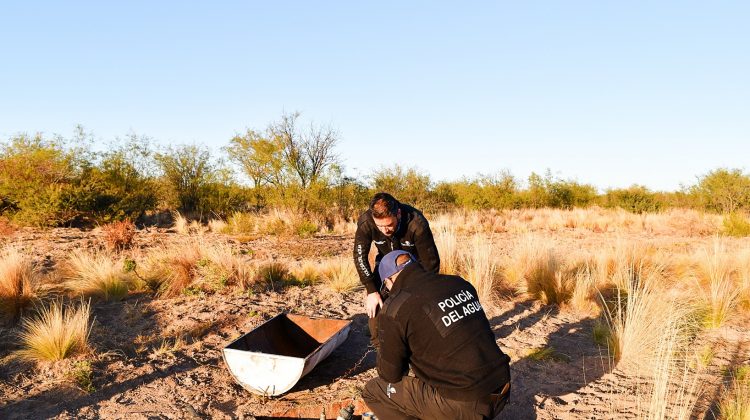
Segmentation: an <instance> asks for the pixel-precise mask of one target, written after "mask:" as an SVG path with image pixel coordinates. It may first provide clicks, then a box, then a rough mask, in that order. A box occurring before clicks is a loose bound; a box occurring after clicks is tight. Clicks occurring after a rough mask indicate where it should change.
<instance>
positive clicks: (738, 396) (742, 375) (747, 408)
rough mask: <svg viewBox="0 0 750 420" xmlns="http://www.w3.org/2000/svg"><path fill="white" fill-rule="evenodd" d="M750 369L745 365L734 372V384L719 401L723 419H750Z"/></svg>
mask: <svg viewBox="0 0 750 420" xmlns="http://www.w3.org/2000/svg"><path fill="white" fill-rule="evenodd" d="M749 370H750V367H748V366H747V365H745V366H743V368H741V369H738V371H737V372H735V373H734V375H733V378H732V385H731V387H730V388H729V389H727V391H726V393H725V394H724V396H723V398H722V399H721V402H720V403H719V412H720V413H721V417H720V418H721V419H724V420H748V419H750V375H748V373H747V371H749Z"/></svg>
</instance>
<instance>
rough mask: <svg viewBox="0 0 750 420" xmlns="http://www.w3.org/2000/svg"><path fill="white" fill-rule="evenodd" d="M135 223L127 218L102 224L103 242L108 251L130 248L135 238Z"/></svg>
mask: <svg viewBox="0 0 750 420" xmlns="http://www.w3.org/2000/svg"><path fill="white" fill-rule="evenodd" d="M135 232H136V230H135V224H134V223H133V222H131V221H130V220H128V219H125V220H123V221H119V222H112V223H109V224H106V225H104V226H102V233H103V234H104V243H105V244H106V245H107V249H108V250H110V251H122V250H125V249H128V248H130V246H131V245H132V244H133V238H135Z"/></svg>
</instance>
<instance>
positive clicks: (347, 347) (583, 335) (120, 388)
mask: <svg viewBox="0 0 750 420" xmlns="http://www.w3.org/2000/svg"><path fill="white" fill-rule="evenodd" d="M178 237H179V235H178V234H176V233H173V232H169V231H166V230H164V229H155V228H152V229H149V230H144V231H140V232H139V235H138V237H137V246H136V250H135V251H133V252H144V251H146V250H147V249H148V248H149V247H151V246H153V245H154V244H156V243H160V242H165V243H169V242H170V241H174V240H176V238H178ZM548 237H549V240H550V241H551V243H554V244H555V246H556V247H557V248H558V249H560V250H563V251H564V252H567V251H570V252H573V251H574V250H576V249H579V248H582V247H583V248H591V249H594V248H595V247H598V246H603V245H605V244H608V243H611V242H612V241H615V240H617V239H618V237H616V236H614V235H608V234H591V233H588V234H585V233H581V232H579V231H574V230H571V231H567V232H556V233H554V234H549V235H548ZM207 238H208V239H207V240H216V241H224V240H230V241H232V240H233V239H231V238H227V237H224V236H219V235H208V237H207ZM625 239H637V240H640V241H644V242H646V241H647V242H651V243H654V244H656V245H658V246H661V247H667V248H670V247H674V249H680V250H685V249H691V248H695V247H698V246H701V245H703V244H706V243H708V241H710V238H696V237H655V236H650V237H648V236H645V235H644V236H641V237H638V236H634V235H631V237H628V238H625ZM5 240H6V241H12V242H14V243H18V244H21V245H22V246H24V247H25V248H26V249H29V250H31V251H32V252H33V253H34V255H35V258H36V260H37V261H38V262H40V263H42V264H43V265H44V267H45V268H46V270H47V271H51V270H52V269H54V268H55V267H56V266H57V265H58V264H59V263H60V261H62V260H63V259H64V256H65V255H66V254H67V253H68V252H69V251H70V250H72V249H74V248H77V247H99V246H101V243H102V240H101V237H100V235H99V233H98V232H97V231H79V230H75V229H55V230H50V231H37V230H24V231H21V232H18V233H17V234H16V235H15V236H14V237H13V238H6V239H5ZM517 240H518V237H517V236H514V235H513V234H501V235H495V236H494V241H495V243H496V251H497V252H499V253H507V252H509V250H510V249H511V248H512V247H513V244H514V243H515V242H516V241H517ZM235 243H236V244H237V246H239V247H242V248H244V249H251V250H253V251H254V255H255V257H256V258H261V259H282V260H288V261H295V260H302V259H322V258H327V257H330V256H335V255H346V256H348V255H349V252H350V249H351V245H352V238H351V237H340V236H321V237H315V238H309V239H298V238H295V239H293V240H283V239H276V238H259V239H255V240H251V241H248V242H243V243H239V242H238V241H235ZM733 246H737V247H747V246H748V243H747V242H746V241H738V242H736V243H734V245H733ZM363 294H364V292H363V291H354V292H350V293H346V294H338V293H334V292H331V291H329V290H328V289H326V287H325V286H323V285H316V286H307V287H299V286H294V287H288V288H285V289H283V290H275V291H273V290H272V291H265V292H260V293H253V294H243V293H239V292H235V291H229V290H228V291H226V292H222V293H217V294H213V295H207V296H200V297H199V296H182V297H178V298H173V299H163V298H160V299H155V298H153V297H152V296H150V295H146V294H140V295H131V296H129V297H128V298H127V299H125V300H123V301H121V302H114V303H107V302H98V303H95V304H94V306H93V308H94V314H95V316H96V320H95V325H94V330H93V332H92V336H91V342H92V346H93V350H92V353H91V354H90V355H88V356H85V358H86V360H90V361H91V362H92V369H93V386H94V387H95V389H96V390H95V391H94V392H91V393H86V392H84V391H83V390H81V389H79V388H78V387H77V386H76V385H75V384H74V382H73V381H72V380H71V379H70V378H69V377H68V376H67V375H66V372H69V371H70V370H71V367H72V364H73V363H74V362H73V361H63V362H59V363H56V364H40V365H38V366H34V365H30V364H27V363H21V362H18V361H15V360H11V358H9V357H8V356H9V355H10V354H11V353H12V352H13V351H14V350H16V349H17V346H16V339H15V336H14V334H16V333H17V329H15V328H9V327H6V328H3V329H1V330H0V361H2V366H0V418H4V419H16V418H61V419H62V418H128V419H131V418H134V419H138V418H147V419H151V418H208V417H210V418H253V417H255V418H259V419H260V418H314V419H318V418H319V416H320V412H321V409H324V408H325V409H326V410H327V413H328V417H329V418H335V412H336V411H337V409H338V407H339V406H340V405H342V404H348V403H349V402H354V403H356V404H357V408H358V412H361V410H362V408H363V407H362V405H361V401H359V399H360V397H359V392H360V390H361V389H362V387H363V386H364V384H365V383H366V381H367V380H368V379H370V378H372V377H373V376H374V375H375V370H374V363H375V353H374V352H373V351H371V350H370V349H369V348H368V344H369V336H368V335H367V322H366V318H365V316H364V313H363V308H362V306H361V300H362V298H363ZM280 312H291V313H297V314H302V315H308V316H317V317H330V318H339V319H351V320H352V321H353V323H352V329H351V334H350V336H349V338H348V340H347V341H346V342H345V343H344V344H343V345H342V346H341V347H339V348H338V349H337V350H336V351H335V352H334V353H333V354H331V356H330V357H329V358H328V359H327V360H325V361H323V362H322V363H321V364H320V365H318V367H316V368H315V370H313V371H312V372H311V373H310V374H309V375H308V376H306V377H304V378H303V379H302V380H301V381H300V382H299V383H297V385H296V386H295V387H294V388H293V389H292V390H291V391H290V392H289V393H287V394H285V395H283V396H281V397H277V398H264V397H261V396H256V395H253V394H251V393H249V392H247V391H245V390H244V389H243V388H241V387H240V386H239V385H238V384H236V383H235V381H234V380H233V378H232V377H231V375H230V373H229V371H228V370H227V369H226V367H225V365H224V362H223V360H222V356H221V349H222V348H223V347H224V346H226V345H227V344H228V343H230V342H231V341H232V340H233V339H234V338H236V337H238V336H239V335H241V334H243V333H244V332H247V331H249V330H251V329H253V328H254V327H256V326H258V325H260V324H261V323H262V322H264V321H266V320H268V319H270V318H271V317H273V316H274V315H276V314H278V313H280ZM489 317H490V321H491V324H492V327H493V329H494V332H495V335H496V337H497V342H498V344H499V345H500V347H501V348H502V349H503V350H504V351H505V352H506V353H508V354H509V355H510V356H511V358H512V375H513V391H512V401H511V403H510V405H509V406H508V407H507V408H506V410H505V411H504V412H503V414H502V416H501V417H500V418H507V419H574V418H575V419H578V418H580V419H584V418H597V419H598V418H635V417H636V416H635V414H634V413H635V400H634V399H633V398H628V397H627V396H628V395H631V396H632V395H633V393H634V392H635V391H634V390H635V389H637V384H638V380H639V379H638V378H634V377H632V376H629V375H627V374H626V373H625V371H624V370H623V369H622V368H621V367H619V366H611V363H610V362H609V358H608V357H607V355H606V349H605V348H603V347H600V346H598V345H596V344H595V343H594V341H593V339H592V326H593V324H594V322H595V321H594V319H592V318H591V317H590V316H586V315H578V314H575V313H572V312H569V311H565V310H560V309H559V308H558V307H556V306H543V305H541V304H539V303H538V302H524V301H522V300H517V299H516V300H514V299H510V298H506V299H501V300H500V301H499V303H498V305H497V307H496V308H493V309H492V310H491V311H489ZM745 321H746V320H735V321H733V322H732V323H730V325H728V326H726V327H724V328H722V329H720V330H717V331H715V332H714V333H712V334H713V336H712V342H714V343H715V345H714V353H715V357H714V358H713V359H712V362H711V366H710V367H709V372H708V373H709V375H706V377H705V378H704V383H703V384H702V385H701V387H700V389H701V391H702V395H703V397H702V400H701V403H700V404H699V407H698V408H697V409H696V412H695V413H694V417H696V418H704V417H705V418H711V414H710V411H709V408H711V407H715V405H716V401H717V398H718V389H719V388H720V385H721V378H722V375H721V372H722V370H723V369H725V368H726V366H730V365H737V364H738V363H743V362H745V363H747V360H748V359H749V358H750V348H749V347H750V344H749V343H750V330H749V329H748V328H747V326H746V325H747V324H746V323H745ZM180 335H182V336H189V337H191V338H188V339H186V342H185V343H184V344H183V345H182V346H180V348H179V349H177V350H175V351H173V352H165V353H163V354H154V349H155V348H156V347H158V346H159V344H160V343H161V341H162V340H163V337H174V336H180ZM168 343H169V341H168ZM542 346H552V347H553V348H554V349H555V350H556V352H557V357H555V358H554V360H542V361H537V360H533V359H532V358H530V357H527V355H528V350H529V349H532V348H539V347H542Z"/></svg>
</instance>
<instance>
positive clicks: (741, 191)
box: [692, 168, 750, 213]
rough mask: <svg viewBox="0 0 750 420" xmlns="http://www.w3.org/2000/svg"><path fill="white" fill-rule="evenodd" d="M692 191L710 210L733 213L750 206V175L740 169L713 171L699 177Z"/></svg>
mask: <svg viewBox="0 0 750 420" xmlns="http://www.w3.org/2000/svg"><path fill="white" fill-rule="evenodd" d="M692 192H693V193H694V194H696V195H697V196H698V197H699V198H700V200H701V202H702V203H703V206H704V207H705V208H707V209H709V210H714V211H719V212H723V213H732V212H735V211H737V210H740V209H748V208H750V177H749V176H747V175H745V174H743V173H742V171H741V170H740V169H726V168H719V169H716V170H714V171H711V172H709V173H707V174H706V175H704V176H703V177H702V178H700V179H699V181H698V184H697V185H695V186H694V187H693V188H692Z"/></svg>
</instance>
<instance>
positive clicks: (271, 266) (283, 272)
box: [258, 261, 289, 287]
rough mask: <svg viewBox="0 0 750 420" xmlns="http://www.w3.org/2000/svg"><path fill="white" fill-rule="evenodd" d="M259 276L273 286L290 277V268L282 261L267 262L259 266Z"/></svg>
mask: <svg viewBox="0 0 750 420" xmlns="http://www.w3.org/2000/svg"><path fill="white" fill-rule="evenodd" d="M258 278H259V279H260V280H261V281H264V282H266V283H268V284H269V285H271V286H272V287H273V285H275V284H276V283H282V282H284V281H285V280H287V279H288V278H289V268H288V267H287V266H286V264H284V263H281V262H276V261H273V262H267V263H265V264H261V265H260V266H259V267H258Z"/></svg>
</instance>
